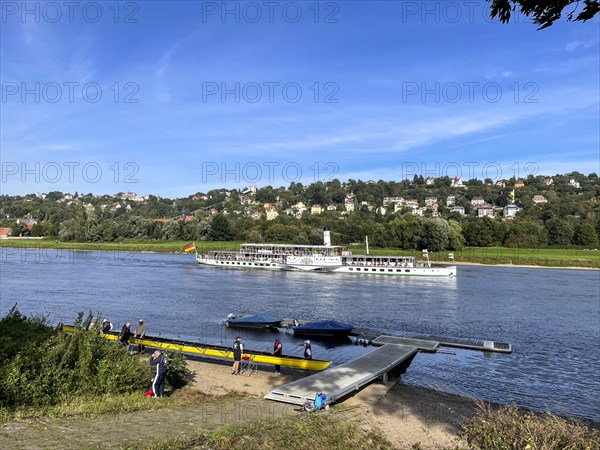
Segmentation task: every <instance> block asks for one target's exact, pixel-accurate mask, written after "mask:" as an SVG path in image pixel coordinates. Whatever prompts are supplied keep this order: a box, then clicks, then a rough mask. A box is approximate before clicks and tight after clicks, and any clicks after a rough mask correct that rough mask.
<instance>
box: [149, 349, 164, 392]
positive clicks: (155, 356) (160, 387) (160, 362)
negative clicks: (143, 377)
mask: <svg viewBox="0 0 600 450" xmlns="http://www.w3.org/2000/svg"><path fill="white" fill-rule="evenodd" d="M150 365H151V366H156V374H155V375H154V378H153V379H152V397H153V398H161V397H163V396H164V395H165V377H166V376H167V360H166V358H165V355H163V354H162V353H161V352H160V350H156V351H155V352H154V353H152V356H151V357H150Z"/></svg>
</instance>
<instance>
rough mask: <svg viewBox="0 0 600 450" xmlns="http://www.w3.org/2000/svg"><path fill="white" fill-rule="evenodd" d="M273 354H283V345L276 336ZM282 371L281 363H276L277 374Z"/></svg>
mask: <svg viewBox="0 0 600 450" xmlns="http://www.w3.org/2000/svg"><path fill="white" fill-rule="evenodd" d="M273 355H275V356H282V355H283V345H282V344H281V340H280V339H279V338H278V337H276V338H275V343H274V344H273ZM280 373H281V365H279V364H275V375H279V374H280Z"/></svg>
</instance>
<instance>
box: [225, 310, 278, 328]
mask: <svg viewBox="0 0 600 450" xmlns="http://www.w3.org/2000/svg"><path fill="white" fill-rule="evenodd" d="M282 320H283V319H282V318H281V317H275V316H273V315H271V314H269V313H267V312H259V313H258V314H252V315H246V316H242V317H239V318H236V317H235V316H233V315H232V314H230V315H229V316H228V317H227V319H226V320H225V322H224V323H225V325H227V326H228V327H232V328H253V329H267V330H277V327H279V326H281V322H282Z"/></svg>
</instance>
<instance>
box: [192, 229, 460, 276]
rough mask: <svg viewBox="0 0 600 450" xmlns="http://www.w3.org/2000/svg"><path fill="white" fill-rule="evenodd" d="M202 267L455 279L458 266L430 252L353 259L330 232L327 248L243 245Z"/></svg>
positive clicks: (209, 257) (212, 256) (200, 258)
mask: <svg viewBox="0 0 600 450" xmlns="http://www.w3.org/2000/svg"><path fill="white" fill-rule="evenodd" d="M196 261H197V262H198V264H200V265H201V266H215V267H224V268H239V269H243V268H246V269H264V270H296V271H313V272H331V273H348V274H357V275H367V274H368V275H393V276H427V277H454V276H456V266H455V265H438V264H431V262H430V261H429V254H428V252H427V250H423V258H422V260H420V261H417V259H416V258H415V257H414V256H374V255H369V254H368V244H367V253H366V254H364V255H353V254H352V252H351V251H350V250H348V247H346V246H342V245H331V237H330V232H329V231H328V230H325V231H324V243H323V245H295V244H241V245H240V250H239V251H228V250H212V251H209V252H208V253H207V254H206V255H201V254H198V255H196Z"/></svg>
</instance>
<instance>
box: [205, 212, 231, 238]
mask: <svg viewBox="0 0 600 450" xmlns="http://www.w3.org/2000/svg"><path fill="white" fill-rule="evenodd" d="M209 238H210V240H211V241H230V240H232V239H233V232H232V231H231V225H230V224H229V220H228V219H227V217H225V216H224V215H223V214H217V215H216V216H214V217H213V220H212V224H211V230H210V235H209Z"/></svg>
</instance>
